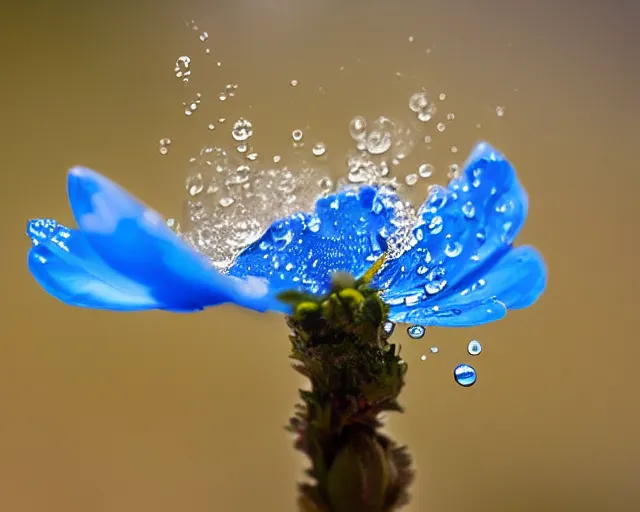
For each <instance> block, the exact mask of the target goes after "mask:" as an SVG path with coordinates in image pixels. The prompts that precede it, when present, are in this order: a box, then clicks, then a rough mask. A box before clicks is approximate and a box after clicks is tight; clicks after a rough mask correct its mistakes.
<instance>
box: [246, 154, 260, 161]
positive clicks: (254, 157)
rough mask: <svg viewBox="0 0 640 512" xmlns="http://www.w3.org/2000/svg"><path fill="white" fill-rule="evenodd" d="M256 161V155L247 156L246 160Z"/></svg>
mask: <svg viewBox="0 0 640 512" xmlns="http://www.w3.org/2000/svg"><path fill="white" fill-rule="evenodd" d="M257 159H258V153H249V154H248V155H247V160H250V161H251V162H255V161H256V160H257Z"/></svg>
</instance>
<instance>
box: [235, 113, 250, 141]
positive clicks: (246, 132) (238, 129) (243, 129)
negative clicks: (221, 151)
mask: <svg viewBox="0 0 640 512" xmlns="http://www.w3.org/2000/svg"><path fill="white" fill-rule="evenodd" d="M252 135H253V125H252V124H251V121H248V120H247V119H245V118H243V117H241V118H240V119H238V120H237V121H236V122H235V123H234V124H233V129H232V130H231V136H232V137H233V138H234V139H235V140H237V141H238V142H242V141H245V140H247V139H248V138H249V137H251V136H252Z"/></svg>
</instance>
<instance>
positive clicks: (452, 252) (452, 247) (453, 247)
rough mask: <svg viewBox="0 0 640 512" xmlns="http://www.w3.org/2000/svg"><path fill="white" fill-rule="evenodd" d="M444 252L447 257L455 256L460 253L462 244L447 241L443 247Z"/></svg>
mask: <svg viewBox="0 0 640 512" xmlns="http://www.w3.org/2000/svg"><path fill="white" fill-rule="evenodd" d="M444 253H445V254H446V255H447V256H448V257H449V258H456V257H458V256H460V253H462V244H461V243H460V242H457V241H456V242H449V243H448V244H447V246H446V247H445V248H444Z"/></svg>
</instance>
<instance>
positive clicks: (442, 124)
mask: <svg viewBox="0 0 640 512" xmlns="http://www.w3.org/2000/svg"><path fill="white" fill-rule="evenodd" d="M437 128H438V131H439V132H440V133H442V132H443V131H445V130H446V129H447V127H446V126H445V125H444V123H438V126H437Z"/></svg>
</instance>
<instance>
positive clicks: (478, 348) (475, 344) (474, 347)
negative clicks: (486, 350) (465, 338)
mask: <svg viewBox="0 0 640 512" xmlns="http://www.w3.org/2000/svg"><path fill="white" fill-rule="evenodd" d="M467 352H469V354H471V355H472V356H477V355H478V354H479V353H480V352H482V345H480V342H479V341H478V340H471V341H470V342H469V345H467Z"/></svg>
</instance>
